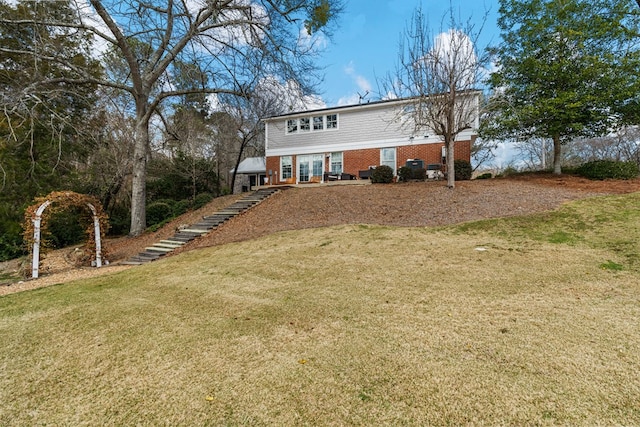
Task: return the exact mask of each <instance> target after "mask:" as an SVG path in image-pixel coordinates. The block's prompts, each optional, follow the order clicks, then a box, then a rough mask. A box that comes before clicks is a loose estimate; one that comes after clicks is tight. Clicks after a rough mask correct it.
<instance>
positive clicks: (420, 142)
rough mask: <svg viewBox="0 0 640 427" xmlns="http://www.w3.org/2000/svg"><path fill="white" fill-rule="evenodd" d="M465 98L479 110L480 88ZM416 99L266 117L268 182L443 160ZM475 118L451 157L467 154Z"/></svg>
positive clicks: (322, 177) (312, 179)
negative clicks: (419, 117) (419, 118)
mask: <svg viewBox="0 0 640 427" xmlns="http://www.w3.org/2000/svg"><path fill="white" fill-rule="evenodd" d="M466 96H471V97H474V102H470V103H466V104H467V105H470V106H471V107H470V108H474V109H476V110H477V105H478V102H477V100H478V97H479V94H478V93H476V92H473V93H470V94H468V95H466ZM414 104H415V100H411V99H404V100H390V101H379V102H370V103H366V104H359V105H351V106H343V107H334V108H326V109H321V110H313V111H303V112H296V113H290V114H284V115H280V116H275V117H269V118H267V119H264V122H265V154H266V169H267V171H266V172H267V175H268V176H267V181H268V183H269V184H272V185H278V184H298V183H305V182H323V181H324V180H326V179H328V177H329V176H331V177H340V178H342V179H346V178H358V177H365V176H367V171H368V170H370V168H371V167H375V166H378V165H388V166H390V167H391V168H392V169H393V170H394V172H397V169H398V168H399V167H401V166H404V165H405V164H407V162H408V161H411V160H414V159H419V160H421V161H422V163H423V164H424V165H425V167H426V166H427V165H436V164H439V165H442V167H443V168H444V163H445V160H446V158H445V157H444V155H445V152H444V142H443V139H442V138H441V137H440V136H438V135H435V133H434V132H433V131H431V130H429V129H424V130H420V131H418V130H416V126H414V125H413V124H412V120H413V118H412V114H411V109H412V106H413V105H414ZM477 116H478V115H477V114H474V115H471V117H473V122H472V123H470V124H469V128H468V129H467V130H465V131H463V132H462V133H460V134H459V135H458V138H457V140H456V144H455V158H456V159H464V160H467V161H470V160H471V144H472V143H473V141H474V140H475V138H476V129H477V128H478V118H477Z"/></svg>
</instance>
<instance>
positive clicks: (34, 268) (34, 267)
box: [31, 200, 102, 279]
mask: <svg viewBox="0 0 640 427" xmlns="http://www.w3.org/2000/svg"><path fill="white" fill-rule="evenodd" d="M51 203H52V202H51V201H50V200H47V201H46V202H44V203H43V204H41V205H40V206H39V207H38V209H36V214H35V218H34V219H33V220H32V221H33V260H32V263H31V277H32V278H34V279H37V278H38V269H39V266H40V223H41V222H42V213H43V212H44V210H45V209H46V208H47V206H49V205H50V204H51ZM87 206H89V209H91V214H92V215H93V228H94V231H95V232H94V234H95V237H96V259H95V266H96V267H102V243H101V241H100V219H99V218H98V214H97V212H96V208H95V207H94V206H93V205H92V204H91V203H87Z"/></svg>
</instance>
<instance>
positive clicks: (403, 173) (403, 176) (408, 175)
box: [398, 166, 413, 182]
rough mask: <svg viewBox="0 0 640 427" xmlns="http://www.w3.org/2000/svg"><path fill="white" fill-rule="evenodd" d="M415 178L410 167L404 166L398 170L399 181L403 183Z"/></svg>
mask: <svg viewBox="0 0 640 427" xmlns="http://www.w3.org/2000/svg"><path fill="white" fill-rule="evenodd" d="M412 178H413V169H411V168H410V167H409V166H402V167H400V168H398V179H399V180H400V181H403V182H407V181H409V180H410V179H412Z"/></svg>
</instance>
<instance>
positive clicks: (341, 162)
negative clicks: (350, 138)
mask: <svg viewBox="0 0 640 427" xmlns="http://www.w3.org/2000/svg"><path fill="white" fill-rule="evenodd" d="M338 155H339V156H340V162H337V161H334V160H333V159H334V156H335V157H336V158H337V157H338ZM330 156H331V157H330V159H329V171H330V172H331V173H332V174H338V173H340V174H341V173H343V172H344V152H343V151H334V152H332V153H331V154H330ZM338 163H339V164H340V171H335V170H334V169H333V165H334V164H338Z"/></svg>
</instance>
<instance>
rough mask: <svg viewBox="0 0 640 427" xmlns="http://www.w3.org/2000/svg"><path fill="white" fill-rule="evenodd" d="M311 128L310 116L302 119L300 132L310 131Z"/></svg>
mask: <svg viewBox="0 0 640 427" xmlns="http://www.w3.org/2000/svg"><path fill="white" fill-rule="evenodd" d="M310 130H311V125H310V120H309V118H308V117H303V118H301V119H300V132H309V131H310Z"/></svg>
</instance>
